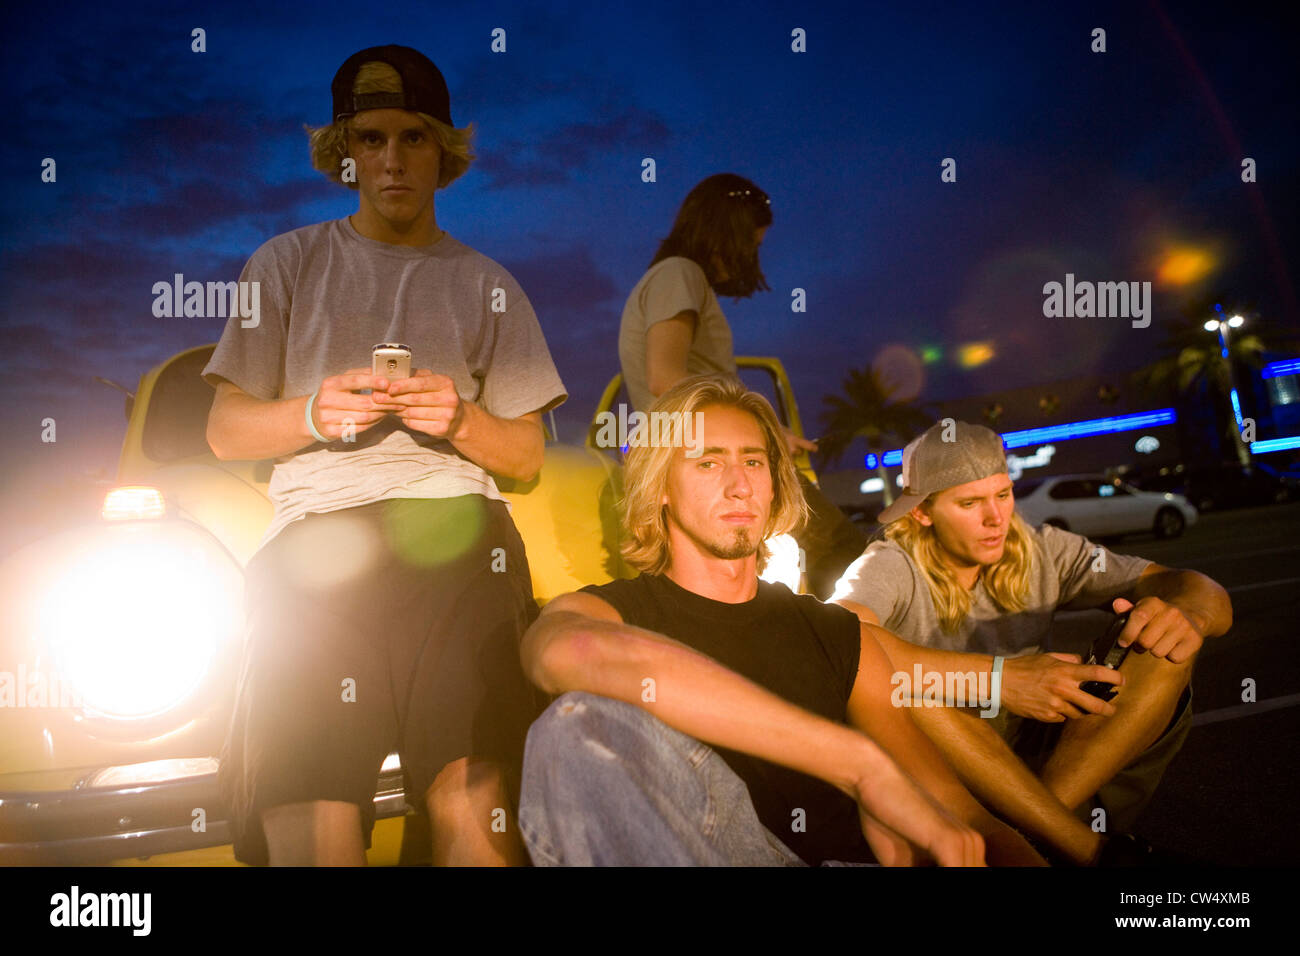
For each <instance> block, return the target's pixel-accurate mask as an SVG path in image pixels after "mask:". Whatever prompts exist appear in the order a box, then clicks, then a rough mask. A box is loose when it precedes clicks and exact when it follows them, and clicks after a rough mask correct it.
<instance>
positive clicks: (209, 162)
mask: <svg viewBox="0 0 1300 956" xmlns="http://www.w3.org/2000/svg"><path fill="white" fill-rule="evenodd" d="M906 6H907V8H906V9H905V10H900V9H898V7H897V6H896V5H893V4H889V5H864V4H861V3H853V4H847V3H846V4H818V5H817V9H816V12H812V13H809V12H805V11H804V9H803V5H799V4H794V3H789V2H787V3H753V2H747V3H734V4H723V3H708V4H706V3H700V2H698V0H695V2H690V3H680V2H656V3H652V4H645V5H642V6H641V7H639V8H637V9H633V8H632V7H631V6H630V5H626V4H609V3H585V4H570V5H560V4H548V5H546V6H545V7H542V6H535V5H530V4H516V3H498V4H492V3H486V4H480V5H475V6H473V8H472V9H471V5H468V4H436V3H428V2H420V3H409V4H404V3H388V4H382V5H379V4H374V5H371V4H357V3H326V2H316V3H312V4H309V5H303V6H302V7H300V8H297V9H286V8H285V7H284V6H282V5H279V4H268V3H259V4H246V3H221V4H211V5H187V4H185V3H177V4H171V3H169V4H156V5H143V4H142V5H134V6H133V5H130V4H125V5H118V4H112V5H109V4H101V3H96V4H88V3H86V4H43V5H38V6H32V5H28V6H27V7H26V8H25V12H24V13H23V14H21V16H22V17H25V19H22V20H16V19H15V15H14V14H7V15H6V19H7V20H8V21H9V22H7V23H6V26H5V31H4V39H3V41H2V42H3V48H4V57H3V63H4V72H5V77H4V81H5V90H6V95H7V98H8V100H9V102H10V104H11V105H10V109H9V115H10V127H9V129H10V132H9V134H7V138H6V146H5V149H4V157H3V163H4V166H3V169H4V174H5V182H6V184H7V197H6V199H7V201H6V202H5V203H4V205H3V208H2V209H0V231H2V235H3V238H2V242H0V297H2V298H3V310H2V313H0V314H3V322H4V332H5V338H4V342H5V347H4V348H3V349H2V350H0V366H2V369H3V375H0V424H2V425H3V428H4V436H5V439H6V440H5V442H4V452H3V454H4V480H5V485H4V490H3V492H2V493H0V505H2V508H0V517H3V518H4V519H5V523H6V525H7V526H8V528H9V531H10V534H11V536H12V535H14V534H19V532H17V531H15V530H14V529H16V528H18V527H19V525H22V527H28V526H34V523H35V522H38V521H39V520H40V513H41V508H40V507H34V506H33V503H34V502H35V503H40V504H41V507H48V503H49V501H50V500H51V496H53V495H56V494H57V492H58V490H59V489H61V488H64V487H69V486H70V485H71V484H74V483H76V482H77V481H84V480H85V478H86V474H87V472H88V471H93V470H94V469H96V468H104V469H109V470H111V468H112V464H113V460H114V457H115V455H116V450H117V446H118V444H119V443H120V440H121V435H122V428H123V416H122V405H121V400H120V398H121V397H120V396H119V395H117V394H116V393H114V392H112V391H111V390H109V389H108V388H106V387H105V386H103V385H99V384H95V383H94V382H93V377H94V376H103V377H105V378H110V379H113V380H115V381H117V382H120V383H122V384H124V385H126V386H127V387H128V388H131V389H134V388H135V386H136V382H137V381H138V379H139V376H140V375H141V374H142V373H143V372H145V371H146V370H148V369H149V368H150V367H151V366H153V365H154V364H156V363H157V362H159V361H160V360H162V359H164V358H166V357H167V356H169V355H171V354H173V353H175V352H176V351H179V350H180V349H182V348H186V347H189V346H193V345H198V344H202V343H205V342H211V341H215V340H216V339H217V337H218V336H219V334H220V331H221V329H222V327H223V325H224V320H222V319H216V318H214V319H194V318H189V319H186V318H170V319H159V318H155V317H154V316H153V314H152V310H151V307H152V303H153V294H152V291H151V289H152V286H153V284H154V283H155V282H158V281H170V280H171V277H172V276H173V274H174V273H177V272H180V273H183V274H184V275H185V277H186V278H187V279H195V280H199V281H209V280H230V279H234V278H237V276H238V273H239V270H240V268H241V266H242V265H243V263H244V261H245V260H246V259H247V257H248V256H249V255H250V254H251V253H252V252H253V251H254V250H255V249H256V248H257V247H258V246H259V245H260V244H261V243H262V242H264V241H265V240H266V239H268V238H270V237H271V236H273V235H275V234H277V233H280V232H284V231H287V230H290V229H293V228H296V227H298V226H302V225H307V224H309V223H313V222H319V221H322V220H326V219H333V218H338V217H342V216H346V215H348V214H350V213H352V212H355V211H356V207H357V199H356V195H355V194H354V193H353V192H351V191H349V190H347V189H345V188H343V187H340V186H336V185H334V184H332V183H330V182H328V181H327V180H326V179H325V178H324V177H323V176H322V175H320V174H319V173H316V172H315V171H313V170H312V169H311V167H310V164H309V162H308V158H307V142H306V135H305V133H304V132H303V125H304V124H311V125H320V124H323V123H325V122H326V121H327V120H328V119H329V111H330V98H329V81H330V79H331V78H332V76H333V74H334V72H335V70H336V69H337V68H338V66H339V64H341V63H342V61H343V60H344V59H345V58H346V57H348V56H349V55H350V54H352V53H353V52H355V51H356V50H359V49H361V48H363V47H366V46H372V45H378V44H382V43H402V44H406V45H410V46H414V47H417V48H418V49H420V50H422V51H423V52H424V53H426V54H427V55H429V56H430V57H431V58H432V59H433V60H434V61H435V62H436V63H437V64H438V65H439V67H440V68H441V69H442V71H443V73H444V75H445V76H446V77H447V81H448V85H449V87H450V90H451V103H452V116H453V118H454V120H455V121H456V123H457V125H464V124H466V123H467V122H473V123H474V124H475V125H476V127H477V137H476V147H477V151H478V155H479V159H478V161H477V163H476V164H475V165H474V166H472V167H471V169H470V171H469V173H468V174H466V175H465V176H464V177H462V178H461V179H460V180H459V181H457V182H456V183H454V184H453V185H452V186H451V187H450V188H449V189H448V190H446V191H445V192H440V193H439V194H438V198H437V207H436V208H437V215H438V221H439V224H440V225H441V226H443V227H444V228H446V229H447V230H448V231H449V232H450V233H451V234H452V235H454V236H455V237H457V238H458V239H460V240H462V241H464V242H466V243H468V244H469V245H470V246H472V247H474V248H475V249H478V250H479V251H481V252H483V253H485V254H486V255H488V256H491V257H492V258H494V259H496V260H498V261H499V262H501V263H502V264H503V265H505V266H506V267H507V268H508V269H509V270H510V271H511V272H512V273H513V274H514V276H515V277H516V278H517V279H518V280H519V282H520V284H521V285H522V286H523V288H524V290H525V291H526V292H527V293H528V295H529V297H530V298H531V300H532V302H533V305H534V308H535V309H536V311H537V313H538V316H539V318H540V320H541V323H542V328H543V330H544V332H545V334H546V337H547V339H548V342H549V344H550V348H551V352H552V354H553V356H554V358H555V361H556V364H557V366H558V367H559V370H560V374H561V376H562V377H563V379H564V381H565V383H566V385H567V386H568V389H569V392H570V396H571V397H570V400H569V403H568V404H567V405H566V406H565V407H564V408H563V409H562V410H561V412H560V413H559V414H560V424H561V437H562V438H567V439H568V440H576V439H577V438H578V437H579V430H580V428H581V427H582V425H583V424H584V423H585V421H586V420H587V419H588V417H589V416H590V414H591V411H592V409H593V406H594V403H595V401H596V399H597V398H598V396H599V390H600V387H601V386H602V385H603V384H604V383H605V382H606V381H607V380H608V378H609V377H610V376H611V375H612V374H613V373H614V372H615V371H617V368H618V360H617V352H616V341H617V330H618V320H619V316H620V314H621V311H622V306H623V302H624V300H625V298H626V296H627V294H628V292H629V290H630V289H631V287H632V286H633V285H634V284H635V282H636V280H637V279H638V278H639V277H640V275H641V274H642V272H643V271H644V269H645V268H646V266H647V265H648V263H649V260H650V258H651V257H652V255H653V253H654V250H655V246H656V244H657V241H658V240H659V239H660V238H661V237H662V236H664V235H665V234H666V233H667V231H668V228H669V226H670V224H671V221H672V218H673V215H674V213H675V211H676V209H677V207H678V205H679V204H680V202H681V200H682V198H683V197H684V196H685V194H686V192H687V191H688V190H689V189H690V187H691V186H693V185H694V184H695V183H696V182H698V181H699V180H700V179H702V178H703V177H705V176H707V175H709V174H711V173H715V172H722V171H732V172H736V173H740V174H741V175H744V176H747V177H749V178H751V179H753V180H754V181H755V182H757V183H758V184H759V185H760V186H761V187H762V188H763V189H765V190H766V191H767V192H769V193H770V195H771V198H772V209H773V215H774V223H773V225H772V228H771V229H770V231H769V232H768V235H767V238H766V240H765V242H764V245H763V251H762V264H763V269H764V271H765V273H766V275H767V279H768V282H769V284H770V285H771V287H772V291H770V292H766V293H760V294H758V295H757V296H755V297H754V298H752V299H750V300H745V301H742V302H732V301H731V300H726V299H724V300H722V306H723V308H724V310H725V311H726V313H727V315H728V318H729V320H730V321H731V324H732V327H733V330H734V333H735V338H736V349H737V352H738V353H740V354H763V355H777V356H780V357H781V358H782V359H783V360H784V361H785V363H786V365H787V368H788V369H789V371H790V373H791V376H792V379H793V382H794V386H795V389H796V393H797V395H798V397H799V400H800V404H801V407H802V409H803V411H804V414H805V417H811V418H813V419H814V421H815V420H816V418H817V414H818V411H819V409H820V405H821V396H822V395H824V394H826V393H828V392H831V391H834V390H836V389H837V388H838V385H839V382H840V380H841V378H842V377H843V375H844V373H845V371H846V369H848V368H849V367H851V366H864V365H868V364H870V363H872V362H873V361H875V360H876V359H877V357H878V356H879V355H880V353H881V351H882V350H883V349H884V348H885V347H887V346H891V345H892V346H903V347H905V349H907V350H909V351H910V352H911V353H912V354H914V355H916V356H920V355H921V354H922V353H923V351H924V352H925V354H927V355H928V357H929V359H930V362H929V363H928V364H924V365H921V364H920V362H919V361H917V360H912V361H911V362H910V363H909V361H908V359H907V358H906V353H902V352H900V351H899V350H898V349H894V350H892V351H891V353H890V354H892V355H900V354H902V355H903V356H904V358H903V362H902V364H903V366H907V365H909V364H910V365H911V366H912V367H913V369H914V370H915V369H921V370H923V375H924V380H923V388H922V391H921V393H920V398H921V399H923V400H925V399H939V398H945V397H956V396H963V395H971V394H979V393H982V392H987V391H993V390H997V389H1006V388H1014V387H1019V386H1029V385H1038V384H1047V383H1051V382H1054V381H1059V380H1062V379H1066V378H1072V377H1075V376H1079V375H1085V374H1097V375H1101V374H1103V373H1109V372H1110V371H1112V370H1130V369H1133V368H1136V367H1138V366H1139V365H1142V364H1144V363H1146V362H1148V361H1150V360H1151V359H1152V358H1154V357H1156V355H1157V354H1158V352H1157V347H1158V345H1159V342H1160V340H1161V338H1162V335H1163V331H1162V330H1165V329H1167V328H1168V326H1169V325H1170V324H1171V323H1173V322H1175V321H1177V320H1179V319H1180V318H1181V316H1182V314H1183V312H1184V311H1186V310H1187V309H1188V308H1189V307H1191V306H1192V305H1194V304H1196V303H1203V302H1213V301H1220V302H1222V303H1223V304H1224V305H1225V307H1226V308H1228V309H1242V310H1246V312H1247V314H1248V316H1249V317H1250V323H1251V325H1250V327H1249V329H1247V331H1254V332H1257V333H1259V334H1261V335H1262V336H1264V337H1265V338H1266V339H1268V338H1275V339H1280V338H1281V337H1282V336H1283V335H1285V334H1287V333H1291V334H1294V333H1295V331H1296V330H1297V329H1300V306H1298V305H1297V293H1296V277H1295V269H1294V261H1295V252H1296V246H1297V234H1296V217H1295V209H1296V202H1295V193H1296V185H1295V184H1296V178H1297V162H1296V157H1297V150H1296V139H1297V136H1296V133H1297V118H1296V117H1297V110H1296V97H1295V89H1296V84H1295V63H1296V62H1297V60H1298V59H1300V56H1298V55H1297V52H1298V51H1297V49H1296V47H1297V44H1296V41H1295V39H1294V34H1293V33H1291V32H1288V31H1285V30H1283V29H1281V27H1280V24H1278V23H1276V22H1272V21H1270V20H1268V19H1264V18H1260V17H1259V16H1258V15H1257V14H1256V13H1255V12H1254V11H1253V10H1252V9H1250V8H1248V7H1241V6H1234V7H1233V8H1232V9H1231V12H1230V13H1225V12H1223V11H1224V6H1223V5H1222V4H1211V5H1206V10H1205V11H1204V12H1196V11H1195V10H1194V8H1192V9H1189V8H1188V5H1185V4H1176V5H1174V4H1168V5H1166V4H1158V3H1121V4H1089V5H1066V4H1042V3H1035V4H1023V5H1019V4H1001V5H996V6H991V7H988V8H984V5H974V4H971V5H967V4H954V5H951V6H949V5H924V4H908V5H906ZM196 27H201V28H203V29H204V30H205V31H206V52H203V53H196V52H192V50H191V42H192V40H191V31H192V30H193V29H194V28H196ZM497 27H500V28H502V29H504V30H505V31H506V52H505V53H493V52H492V51H491V49H490V44H491V39H492V37H491V33H492V31H493V29H494V28H497ZM1096 27H1101V28H1103V29H1105V31H1106V36H1105V42H1106V52H1105V53H1094V52H1092V51H1091V50H1090V46H1091V45H1092V43H1093V40H1092V31H1093V29H1094V28H1096ZM796 28H800V29H802V30H804V31H806V47H807V52H804V53H796V52H792V50H791V43H792V38H791V32H792V30H794V29H796ZM46 157H50V158H53V159H54V160H55V161H56V163H57V167H56V169H57V180H56V181H55V182H53V183H46V182H42V180H41V171H42V160H43V159H44V158H46ZM644 157H652V158H654V159H655V162H656V167H657V181H656V182H654V183H645V182H642V179H641V169H642V165H641V161H642V159H643V158H644ZM949 157H951V158H953V159H955V160H956V182H943V181H941V175H940V174H941V172H942V169H941V163H942V161H943V160H944V159H945V158H949ZM1246 157H1250V158H1253V159H1254V160H1255V163H1256V170H1257V172H1256V175H1257V179H1258V181H1257V182H1255V183H1243V182H1242V177H1241V170H1242V166H1241V164H1242V160H1243V159H1244V158H1246ZM1066 273H1073V274H1074V275H1075V276H1076V277H1077V278H1078V279H1086V280H1093V281H1151V282H1152V283H1153V287H1154V290H1155V298H1154V306H1153V311H1152V322H1151V326H1150V327H1149V328H1146V329H1135V328H1132V327H1131V324H1130V322H1129V321H1127V320H1125V319H1117V318H1110V319H1102V318H1086V319H1084V318H1052V319H1048V318H1045V317H1044V315H1043V291H1042V289H1043V284H1044V283H1046V282H1050V281H1063V280H1064V277H1065V274H1066ZM796 287H798V288H802V289H804V290H805V291H806V296H807V311H806V313H802V314H799V313H794V312H792V311H791V290H792V289H794V288H796ZM47 417H52V418H54V419H55V420H56V422H57V423H58V424H57V427H58V432H57V435H58V440H57V442H55V443H54V444H52V445H51V444H46V443H42V442H41V439H40V436H41V420H42V419H44V418H47ZM812 430H813V431H815V427H814V428H813V429H812Z"/></svg>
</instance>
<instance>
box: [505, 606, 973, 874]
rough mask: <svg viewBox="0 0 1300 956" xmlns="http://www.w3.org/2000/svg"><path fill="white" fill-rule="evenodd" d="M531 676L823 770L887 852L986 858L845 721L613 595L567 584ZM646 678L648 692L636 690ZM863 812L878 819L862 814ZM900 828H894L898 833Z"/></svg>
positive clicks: (739, 747) (820, 774)
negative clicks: (650, 621) (657, 627)
mask: <svg viewBox="0 0 1300 956" xmlns="http://www.w3.org/2000/svg"><path fill="white" fill-rule="evenodd" d="M521 654H522V659H523V665H524V670H525V672H526V673H527V674H528V676H529V678H530V679H531V680H532V681H533V682H534V683H535V684H537V685H538V686H539V687H541V688H542V689H543V690H545V691H547V692H548V693H551V694H560V693H564V692H566V691H571V690H582V691H587V692H589V693H593V694H599V695H601V696H603V697H610V698H613V699H615V700H621V701H625V702H626V703H629V704H633V705H635V706H638V707H641V708H643V709H644V710H647V711H649V712H650V713H652V714H654V716H655V717H657V718H658V719H660V720H662V721H663V722H664V723H665V724H668V725H669V726H670V727H674V728H676V729H677V730H680V731H681V732H682V733H684V734H688V735H690V736H692V737H695V738H696V739H698V740H701V741H704V742H705V743H708V744H713V745H716V746H720V747H725V748H727V749H730V750H736V751H739V752H741V753H747V754H751V755H753V756H756V757H761V758H763V759H765V760H769V761H771V762H773V763H776V764H780V765H782V766H785V767H789V768H791V769H793V770H798V771H800V772H802V773H806V774H809V775H810V776H814V777H817V778H819V779H821V780H824V781H826V782H828V783H830V784H832V785H833V786H835V787H837V788H838V789H840V790H841V791H843V792H844V793H846V794H848V795H849V796H851V797H852V798H853V799H855V800H856V801H857V802H858V804H859V806H860V807H861V808H862V810H863V813H864V830H863V832H864V834H866V835H867V838H868V840H869V841H870V842H871V845H872V847H873V849H875V850H877V852H878V854H879V855H881V856H882V858H884V859H885V860H886V861H887V862H894V861H896V862H903V861H904V859H903V858H900V857H899V856H898V855H896V853H897V844H887V843H885V842H884V841H883V836H884V835H885V834H891V833H892V834H897V835H900V836H901V837H903V838H905V839H906V840H909V841H911V842H912V843H915V844H916V845H917V846H920V847H922V848H923V849H924V850H925V851H926V852H928V853H929V854H930V855H932V856H933V857H934V858H935V859H936V860H938V861H940V862H941V863H945V864H956V865H971V864H974V863H980V862H982V861H983V843H982V841H981V840H980V838H979V836H978V835H977V834H976V833H974V831H973V830H970V829H968V828H965V827H962V826H960V825H958V824H957V823H956V822H955V821H953V820H952V819H951V818H950V817H948V816H947V814H946V813H945V812H944V811H943V810H942V809H941V808H939V807H938V806H937V805H936V804H935V803H934V802H933V801H932V800H931V799H930V798H929V797H928V796H927V795H926V794H925V793H924V792H923V791H922V790H921V789H920V788H919V787H917V786H916V784H915V783H914V782H913V781H911V780H910V779H909V778H908V777H907V776H906V775H905V774H904V773H902V772H901V771H900V770H899V769H898V767H897V765H896V764H895V763H894V762H893V760H891V759H890V758H889V757H888V756H887V755H886V754H885V753H884V752H883V751H882V750H881V749H880V748H879V747H878V746H877V745H876V744H875V743H874V742H872V741H871V740H870V739H868V738H867V737H865V736H864V735H863V734H861V733H859V732H857V731H856V730H854V729H853V728H851V727H846V726H843V725H840V724H836V723H834V722H832V721H829V720H826V719H825V718H822V717H819V716H817V715H815V714H812V713H809V712H807V711H805V710H803V709H801V708H799V707H797V706H795V705H794V704H791V703H789V702H788V701H786V700H783V699H782V698H780V697H778V696H777V695H775V694H773V693H771V692H769V691H767V690H765V689H764V688H762V687H759V686H758V685H757V684H754V683H752V682H751V681H749V680H746V679H745V678H743V677H741V676H740V675H739V674H736V673H734V672H733V671H730V670H728V669H727V668H725V667H723V666H722V665H721V664H719V663H717V662H716V661H714V660H712V659H711V658H709V657H707V656H705V655H703V654H700V653H698V652H696V651H694V650H692V649H690V648H688V647H686V646H685V645H683V644H680V643H678V642H676V641H674V640H671V639H670V638H668V637H665V636H664V635H662V634H656V633H654V632H652V631H647V630H644V629H642V628H638V627H633V626H631V625H629V624H625V623H623V621H622V619H621V618H620V617H619V615H618V612H617V611H616V610H614V608H612V607H611V606H610V605H609V604H607V603H606V602H604V601H601V600H600V599H599V598H596V597H594V596H592V595H589V594H566V595H563V596H562V597H559V598H556V599H555V600H554V601H552V602H551V603H550V604H548V605H547V606H546V608H545V610H544V611H543V612H542V614H541V616H540V617H539V618H538V620H537V621H536V622H535V623H534V624H533V626H532V627H531V628H529V630H528V632H527V633H526V634H525V635H524V639H523V646H522V649H521ZM647 679H650V680H653V681H654V684H653V687H654V695H653V698H654V699H653V700H650V701H647V700H645V699H644V697H643V692H644V691H645V690H646V689H647V687H649V686H651V685H647V684H646V683H645V681H646V680H647ZM867 820H870V821H872V823H873V826H874V829H869V828H868V825H867V824H866V822H865V821H867ZM894 839H895V840H896V839H897V837H895V838H894Z"/></svg>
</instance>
